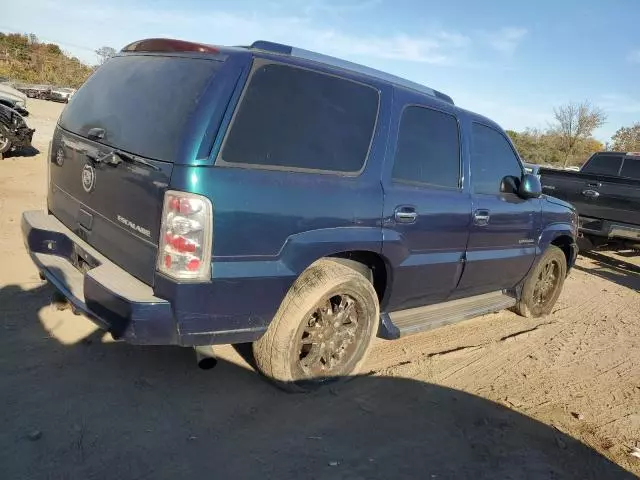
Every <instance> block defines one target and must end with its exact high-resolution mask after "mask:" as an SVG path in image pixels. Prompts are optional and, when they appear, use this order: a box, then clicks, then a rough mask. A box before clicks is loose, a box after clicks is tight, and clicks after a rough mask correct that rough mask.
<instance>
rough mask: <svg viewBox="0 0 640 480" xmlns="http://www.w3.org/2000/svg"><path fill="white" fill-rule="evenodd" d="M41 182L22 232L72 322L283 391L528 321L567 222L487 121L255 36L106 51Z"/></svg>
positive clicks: (549, 277)
mask: <svg viewBox="0 0 640 480" xmlns="http://www.w3.org/2000/svg"><path fill="white" fill-rule="evenodd" d="M131 78H135V79H136V81H135V82H132V81H131V80H130V79H131ZM177 86H179V88H180V95H167V94H166V93H167V92H168V91H173V90H174V89H175V88H177ZM462 145H465V147H464V148H462ZM48 166H49V177H50V183H49V192H48V211H46V212H44V211H35V212H34V211H32V212H26V213H24V215H23V219H22V229H23V235H24V239H25V244H26V245H27V248H28V250H29V253H30V255H31V258H32V259H33V261H34V262H35V264H36V265H37V267H38V268H39V269H40V271H41V273H42V276H43V277H44V278H46V279H47V280H48V281H49V282H51V283H52V284H53V285H54V286H55V287H56V288H57V289H58V290H59V291H60V292H61V293H62V295H64V297H66V298H67V299H68V301H69V302H70V303H71V305H72V307H73V308H74V309H75V310H76V311H79V312H82V313H84V314H86V315H87V316H89V317H90V318H91V319H93V320H94V321H95V322H96V323H97V324H98V325H101V326H103V327H104V328H106V329H108V330H109V331H110V332H111V333H112V335H113V336H114V337H115V338H117V339H121V340H124V341H128V342H131V343H138V344H174V345H182V346H197V352H198V353H199V355H200V357H199V358H200V359H201V360H202V362H203V364H207V365H212V364H213V363H214V361H213V360H212V358H213V357H212V355H213V354H212V351H211V348H210V346H211V345H215V344H225V343H244V342H254V343H253V351H254V356H255V360H256V364H257V366H258V368H259V369H260V371H261V372H262V373H263V374H264V375H266V376H267V377H268V378H270V379H271V380H273V381H274V382H276V383H277V384H278V385H279V386H280V387H282V388H285V389H288V390H294V391H297V390H307V389H312V388H314V387H316V386H318V385H320V384H322V383H324V382H325V381H328V380H335V379H339V378H344V377H346V376H349V375H352V374H353V373H355V372H357V371H358V369H359V367H360V365H361V364H362V363H363V361H364V358H365V354H366V352H367V350H368V347H369V345H370V343H371V340H372V338H373V337H374V336H375V335H376V332H379V334H380V335H381V336H382V337H384V338H388V339H393V338H398V337H400V336H404V335H409V334H412V333H416V332H420V331H424V330H428V329H430V328H435V327H438V326H441V325H446V324H449V323H454V322H457V321H461V320H464V319H467V318H471V317H475V316H478V315H482V314H485V313H488V312H494V311H497V310H501V309H505V308H514V309H515V310H516V311H517V312H519V313H520V314H522V315H524V316H541V315H546V314H548V313H549V312H550V311H551V309H552V307H553V305H554V303H555V302H556V299H557V298H558V296H559V294H560V291H561V289H562V285H563V282H564V279H565V276H566V274H567V272H568V270H569V269H570V268H571V267H572V265H573V263H574V260H575V257H576V246H575V240H576V236H577V215H576V213H575V211H574V209H573V208H572V207H571V206H570V205H569V204H567V203H566V202H563V201H561V200H557V199H554V198H551V197H546V196H541V186H540V182H539V180H538V178H537V177H536V176H534V175H527V174H525V172H524V171H523V166H522V163H521V161H520V160H519V157H518V155H517V153H516V151H515V149H514V147H513V145H512V144H511V142H510V141H509V138H508V136H507V135H506V134H505V133H504V131H503V130H502V129H501V128H500V127H499V126H498V125H497V124H496V123H494V122H493V121H491V120H489V119H487V118H485V117H483V116H480V115H477V114H475V113H471V112H468V111H465V110H463V109H461V108H458V107H456V106H455V105H454V104H453V101H452V100H451V98H450V97H448V96H447V95H445V94H443V93H440V92H438V91H435V90H432V89H430V88H427V87H424V86H421V85H417V84H415V83H412V82H409V81H406V80H403V79H400V78H398V77H394V76H392V75H389V74H386V73H383V72H379V71H376V70H373V69H369V68H367V67H363V66H360V65H355V64H352V63H349V62H344V61H341V60H338V59H335V58H332V57H326V56H323V55H320V54H317V53H313V52H308V51H305V50H300V49H297V48H292V47H289V46H286V45H280V44H275V43H270V42H264V41H259V42H255V43H254V44H253V45H252V46H250V47H246V48H240V47H234V48H231V47H217V46H215V47H214V46H209V45H203V44H195V43H190V42H184V41H177V40H166V39H151V40H142V41H139V42H135V43H133V44H131V45H129V46H127V47H125V48H124V49H123V51H122V52H121V53H120V54H119V55H117V56H116V57H114V58H111V59H110V60H109V61H108V62H107V63H105V64H104V65H102V66H101V67H100V68H99V69H97V70H96V72H95V73H94V74H93V75H92V77H91V78H90V79H89V80H88V81H87V82H86V83H85V84H84V85H83V86H82V87H81V88H80V89H79V90H78V92H77V93H76V95H75V96H74V98H73V101H72V102H70V103H69V105H68V106H67V108H66V109H65V111H64V112H63V113H62V115H61V117H60V120H59V124H58V126H57V128H56V131H55V134H54V137H53V141H52V144H51V154H50V157H49V162H48ZM203 355H204V356H203Z"/></svg>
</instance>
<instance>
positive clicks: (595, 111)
mask: <svg viewBox="0 0 640 480" xmlns="http://www.w3.org/2000/svg"><path fill="white" fill-rule="evenodd" d="M553 118H554V120H553V123H552V124H551V125H549V127H548V128H546V129H535V128H528V129H526V130H524V131H522V132H515V131H513V130H507V134H508V135H509V137H511V140H512V141H513V143H514V145H515V146H516V148H517V149H518V153H520V156H521V157H522V159H523V160H524V161H525V162H529V163H537V164H542V165H556V166H562V167H567V166H576V165H577V166H579V165H582V164H583V163H584V161H585V160H586V159H587V158H589V156H591V154H593V153H595V152H599V151H602V150H614V151H624V152H629V151H640V122H638V123H635V124H633V125H631V126H629V127H622V128H620V129H618V131H616V133H615V134H614V135H613V137H611V143H609V144H607V145H605V144H603V143H602V142H600V141H598V140H596V139H595V138H593V132H594V130H595V129H597V128H598V127H601V126H602V125H604V123H605V122H606V120H607V115H606V113H605V112H604V111H603V110H602V109H600V108H598V107H596V106H594V105H592V104H591V103H590V102H588V101H583V102H571V103H568V104H566V105H562V106H560V107H557V108H554V110H553Z"/></svg>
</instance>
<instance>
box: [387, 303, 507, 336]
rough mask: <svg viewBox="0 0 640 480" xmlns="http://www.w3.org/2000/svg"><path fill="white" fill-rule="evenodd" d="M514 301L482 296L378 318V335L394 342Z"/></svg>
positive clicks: (502, 307) (482, 313)
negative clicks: (379, 319) (380, 321)
mask: <svg viewBox="0 0 640 480" xmlns="http://www.w3.org/2000/svg"><path fill="white" fill-rule="evenodd" d="M515 304H516V299H515V298H513V297H511V296H509V295H506V294H504V293H503V292H492V293H485V294H483V295H476V296H475V297H469V298H461V299H459V300H451V301H449V302H444V303H438V304H435V305H428V306H426V307H418V308H411V309H409V310H400V311H398V312H392V313H389V314H383V315H382V326H381V329H380V336H381V337H382V338H387V339H394V338H399V337H406V336H407V335H412V334H414V333H419V332H424V331H426V330H431V329H433V328H438V327H442V326H444V325H450V324H452V323H457V322H461V321H462V320H467V319H469V318H474V317H479V316H480V315H485V314H487V313H492V312H498V311H500V310H504V309H506V308H511V307H513V306H514V305H515Z"/></svg>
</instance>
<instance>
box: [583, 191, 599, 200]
mask: <svg viewBox="0 0 640 480" xmlns="http://www.w3.org/2000/svg"><path fill="white" fill-rule="evenodd" d="M582 195H584V196H585V197H589V198H598V197H599V196H600V192H596V191H595V190H583V191H582Z"/></svg>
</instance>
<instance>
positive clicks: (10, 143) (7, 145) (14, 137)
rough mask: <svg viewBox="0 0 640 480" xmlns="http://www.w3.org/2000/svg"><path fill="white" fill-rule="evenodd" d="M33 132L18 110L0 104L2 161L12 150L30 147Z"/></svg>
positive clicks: (0, 154)
mask: <svg viewBox="0 0 640 480" xmlns="http://www.w3.org/2000/svg"><path fill="white" fill-rule="evenodd" d="M33 132H35V129H33V128H29V127H28V126H27V122H26V121H25V119H24V117H23V116H22V115H21V114H20V113H19V112H18V111H17V110H16V109H13V108H11V107H8V106H6V105H3V104H1V103H0V159H1V158H2V156H3V155H4V154H7V153H9V152H11V151H12V150H19V149H21V148H25V147H30V146H31V140H32V139H33Z"/></svg>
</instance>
